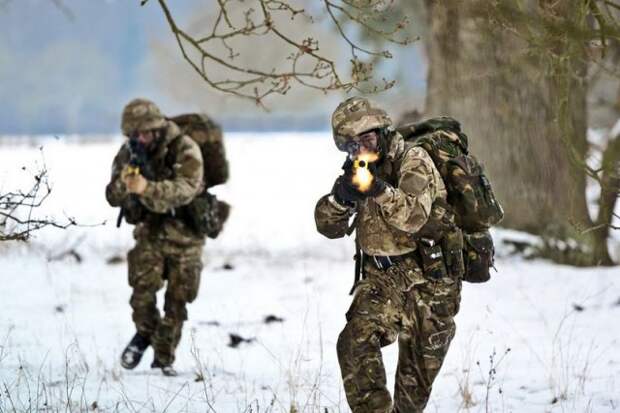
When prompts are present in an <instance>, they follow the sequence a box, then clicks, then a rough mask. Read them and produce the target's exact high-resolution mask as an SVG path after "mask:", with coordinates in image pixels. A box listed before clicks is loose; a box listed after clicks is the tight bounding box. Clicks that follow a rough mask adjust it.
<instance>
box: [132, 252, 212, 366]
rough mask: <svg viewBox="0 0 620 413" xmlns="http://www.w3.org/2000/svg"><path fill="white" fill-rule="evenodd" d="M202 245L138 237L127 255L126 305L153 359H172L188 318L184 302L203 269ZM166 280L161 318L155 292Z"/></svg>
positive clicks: (188, 300)
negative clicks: (128, 294)
mask: <svg viewBox="0 0 620 413" xmlns="http://www.w3.org/2000/svg"><path fill="white" fill-rule="evenodd" d="M202 247H203V245H202V244H199V245H193V246H179V245H175V244H172V243H170V242H166V241H152V240H137V242H136V245H135V247H134V248H133V249H132V250H131V251H129V254H128V256H127V261H128V272H129V285H130V286H131V287H133V293H132V294H131V299H130V301H129V304H130V305H131V308H132V309H133V314H132V319H133V321H134V323H135V325H136V330H137V331H138V333H140V335H142V336H143V337H146V338H148V339H150V342H151V345H152V346H153V349H154V351H155V359H157V360H158V361H159V362H160V363H161V364H163V365H170V364H172V363H173V362H174V351H175V349H176V347H177V345H178V344H179V341H180V339H181V329H182V327H183V322H184V321H185V320H187V309H186V304H187V303H191V302H192V301H194V299H195V298H196V295H197V294H198V286H199V284H200V273H201V271H202V261H201V256H202ZM166 282H167V286H166V294H165V298H164V300H165V302H164V317H163V318H162V317H161V315H160V312H159V309H158V308H157V297H156V293H157V291H159V290H160V289H161V288H163V286H164V284H165V283H166Z"/></svg>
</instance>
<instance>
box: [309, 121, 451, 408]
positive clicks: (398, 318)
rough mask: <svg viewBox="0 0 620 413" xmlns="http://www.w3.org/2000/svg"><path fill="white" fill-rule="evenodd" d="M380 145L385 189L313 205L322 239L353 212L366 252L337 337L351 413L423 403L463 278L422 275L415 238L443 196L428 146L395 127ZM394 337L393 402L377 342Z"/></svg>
mask: <svg viewBox="0 0 620 413" xmlns="http://www.w3.org/2000/svg"><path fill="white" fill-rule="evenodd" d="M337 112H338V111H337ZM334 118H336V114H335V115H334ZM362 119H363V117H362ZM334 123H337V119H336V121H335V122H334ZM370 123H371V124H372V122H370ZM337 129H338V127H337V125H334V130H335V131H336V130H337ZM357 133H359V132H357ZM384 144H385V146H386V147H385V148H384V149H383V152H384V154H383V158H384V159H383V161H382V163H381V165H380V167H379V169H378V171H377V176H378V177H379V178H381V179H383V180H384V181H385V182H387V183H388V184H389V185H388V186H387V188H386V190H385V191H384V192H383V193H381V194H380V195H378V196H376V197H375V198H367V199H365V200H363V201H360V202H358V203H357V206H356V207H355V208H353V207H347V206H344V205H341V204H340V203H338V202H337V201H336V200H335V199H334V196H333V195H325V196H324V197H322V198H321V199H320V200H319V202H318V204H317V206H316V210H315V220H316V225H317V229H318V231H319V232H320V233H321V234H323V235H325V236H327V237H328V238H340V237H343V236H344V235H345V234H346V232H347V228H348V226H349V221H350V218H351V217H352V216H353V215H354V214H357V215H358V216H357V219H356V222H357V224H356V231H357V242H358V243H359V246H360V247H361V249H362V251H363V253H364V255H365V257H366V259H365V264H364V270H365V278H364V280H363V281H361V282H360V283H359V284H358V285H357V287H356V290H355V295H354V298H353V302H352V304H351V307H350V309H349V311H348V312H347V314H346V319H347V324H346V326H345V328H344V329H343V331H342V332H341V334H340V336H339V338H338V344H337V351H338V360H339V363H340V368H341V372H342V378H343V382H344V387H345V392H346V395H347V400H348V402H349V405H350V407H351V409H352V411H353V412H354V413H358V412H359V413H362V412H364V413H367V412H373V413H374V412H390V411H395V412H400V413H404V412H407V413H410V412H421V411H422V410H423V409H424V407H425V406H426V403H427V401H428V398H429V395H430V392H431V387H432V383H433V380H434V379H435V377H436V375H437V373H438V372H439V368H440V367H441V364H442V362H443V360H444V358H445V355H446V352H447V350H448V347H449V344H450V341H451V340H452V338H453V337H454V333H455V325H454V321H453V318H454V316H455V315H456V313H457V311H458V307H459V302H460V290H461V280H460V279H459V278H458V277H455V278H452V277H443V278H440V279H432V278H429V277H428V276H427V275H424V274H423V271H422V270H421V264H420V259H419V257H418V255H417V254H416V249H417V248H418V245H417V244H416V242H415V241H413V235H414V234H416V232H418V231H419V230H420V229H421V228H422V227H423V226H424V225H425V224H426V222H427V220H428V218H429V214H430V213H431V208H432V206H433V203H434V202H435V201H436V200H437V199H443V200H445V198H446V195H447V193H446V190H445V186H444V183H443V181H442V179H441V176H440V175H439V172H438V171H437V169H436V168H435V166H434V164H433V161H432V160H431V158H430V157H429V155H428V154H427V153H426V151H425V150H424V149H422V148H420V147H409V146H406V145H405V142H404V140H403V138H402V136H401V135H400V134H398V133H397V132H394V131H391V132H390V134H389V136H388V137H387V138H386V142H385V143H384ZM371 256H390V257H394V256H396V258H394V261H395V264H394V265H392V266H390V267H389V268H387V269H386V270H382V269H379V268H378V267H377V266H376V265H375V263H374V262H373V260H372V257H371ZM397 338H398V343H399V361H398V369H397V373H396V387H395V394H394V404H393V405H392V400H391V397H390V393H389V391H388V389H387V388H386V378H385V370H384V367H383V362H382V358H381V347H383V346H386V345H388V344H391V343H393V342H394V341H395V340H396V339H397ZM392 409H393V410H392Z"/></svg>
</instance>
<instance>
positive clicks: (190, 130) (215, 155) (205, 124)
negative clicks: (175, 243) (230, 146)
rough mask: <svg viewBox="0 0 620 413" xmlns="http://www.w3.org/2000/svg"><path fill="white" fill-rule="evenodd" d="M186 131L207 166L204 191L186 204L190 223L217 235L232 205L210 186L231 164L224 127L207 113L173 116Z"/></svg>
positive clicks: (220, 179)
mask: <svg viewBox="0 0 620 413" xmlns="http://www.w3.org/2000/svg"><path fill="white" fill-rule="evenodd" d="M170 120H171V121H173V122H174V123H176V124H177V125H178V126H179V128H181V131H182V132H183V134H184V135H187V136H189V137H190V138H192V139H193V140H194V141H195V142H196V143H197V144H198V146H199V147H200V151H201V152H202V158H203V167H204V175H203V180H204V191H203V192H202V193H201V194H199V195H198V196H197V197H196V198H194V200H193V201H192V202H191V203H190V204H189V205H187V206H185V207H184V211H183V215H184V217H185V219H186V220H187V221H188V223H189V224H190V226H191V227H192V228H194V229H195V230H196V231H197V232H199V233H201V234H202V235H206V236H208V237H209V238H216V237H217V236H218V235H219V233H220V232H221V230H222V228H223V226H224V223H225V222H226V220H227V219H228V215H229V212H230V205H229V204H228V203H226V202H224V201H220V200H218V199H217V198H216V197H215V195H213V194H211V193H209V191H208V189H209V188H212V187H214V186H216V185H220V184H223V183H225V182H226V181H227V180H228V175H229V168H228V160H227V159H226V151H225V149H224V139H223V135H222V128H221V127H220V126H219V125H218V124H217V123H215V122H214V121H213V120H211V119H210V118H209V117H208V116H207V115H205V114H199V113H189V114H183V115H178V116H175V117H173V118H170Z"/></svg>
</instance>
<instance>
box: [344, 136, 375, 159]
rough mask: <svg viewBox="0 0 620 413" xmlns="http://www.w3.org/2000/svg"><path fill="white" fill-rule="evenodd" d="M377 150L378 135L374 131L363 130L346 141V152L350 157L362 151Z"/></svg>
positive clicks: (373, 151) (372, 151)
mask: <svg viewBox="0 0 620 413" xmlns="http://www.w3.org/2000/svg"><path fill="white" fill-rule="evenodd" d="M378 151H379V135H378V134H377V132H376V131H374V130H372V131H368V132H364V133H362V134H360V135H357V136H356V137H355V138H353V139H351V140H350V141H349V142H348V143H347V152H348V153H349V155H351V156H352V157H357V156H359V155H361V154H363V153H377V152H378Z"/></svg>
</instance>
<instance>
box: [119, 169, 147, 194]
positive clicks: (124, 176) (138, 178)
mask: <svg viewBox="0 0 620 413" xmlns="http://www.w3.org/2000/svg"><path fill="white" fill-rule="evenodd" d="M121 180H122V181H123V182H124V183H125V186H126V188H127V192H129V193H130V194H136V195H142V194H143V193H144V191H145V190H146V185H147V183H148V182H147V180H146V178H144V177H143V176H142V175H140V174H137V175H133V174H129V173H127V172H126V170H124V171H123V172H122V173H121Z"/></svg>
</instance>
